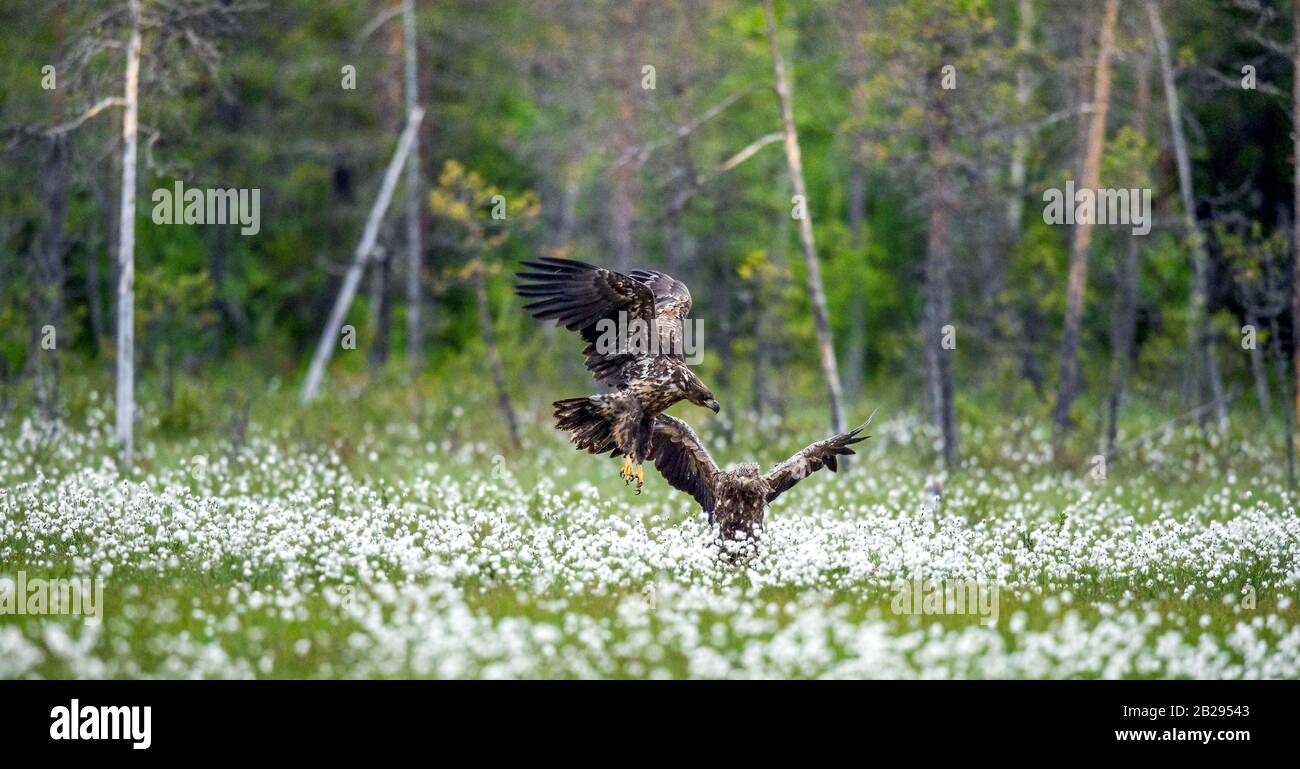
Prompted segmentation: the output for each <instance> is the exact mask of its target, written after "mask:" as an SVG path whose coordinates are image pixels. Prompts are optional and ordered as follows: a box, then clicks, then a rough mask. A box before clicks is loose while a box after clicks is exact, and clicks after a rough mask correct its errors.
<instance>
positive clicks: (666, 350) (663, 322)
mask: <svg viewBox="0 0 1300 769" xmlns="http://www.w3.org/2000/svg"><path fill="white" fill-rule="evenodd" d="M523 266H524V267H525V268H527V270H526V271H525V272H520V273H518V276H519V278H521V279H522V282H521V283H520V284H519V285H518V286H516V287H515V292H516V293H517V294H519V295H520V296H522V297H525V298H529V299H534V300H535V301H533V302H531V303H529V304H526V305H524V309H525V310H527V311H528V312H529V313H530V314H532V316H533V317H535V318H537V319H539V320H552V319H554V320H555V322H556V323H558V324H559V325H561V326H564V327H565V328H567V329H569V330H570V331H577V332H578V333H579V334H581V335H582V338H583V340H584V341H586V342H587V346H586V348H585V349H584V350H583V351H582V354H583V356H584V357H585V358H586V359H587V369H588V370H589V371H591V373H592V376H594V377H595V378H596V379H597V381H599V382H601V383H603V384H606V385H609V386H611V387H618V386H622V385H625V384H627V382H628V378H629V371H628V368H629V364H631V363H633V362H635V361H637V360H639V359H641V358H644V357H645V356H646V355H647V354H648V351H647V350H646V348H642V349H641V350H635V349H632V350H629V349H628V347H627V344H629V342H628V340H615V341H616V344H615V345H614V346H613V347H612V348H607V347H606V345H604V344H600V345H598V344H597V339H598V338H599V337H600V335H601V333H602V332H603V331H604V330H605V329H606V328H610V326H609V325H608V324H604V325H602V324H601V321H605V320H608V321H611V322H612V323H613V324H614V325H613V326H612V328H622V329H626V330H627V333H628V334H629V336H630V335H631V334H632V333H633V332H634V329H631V328H630V326H631V324H632V322H633V321H634V320H639V321H641V322H642V324H644V325H643V326H642V328H643V329H644V330H645V331H646V332H649V331H650V330H651V329H652V328H657V329H660V332H659V333H660V334H661V335H663V334H668V335H669V336H666V337H661V340H660V345H659V348H658V349H659V352H660V353H662V354H676V355H678V357H680V351H681V350H682V347H681V345H680V344H677V345H669V344H666V343H667V342H671V341H672V336H671V335H673V334H680V333H681V331H680V329H681V320H682V319H684V318H685V317H686V314H687V313H689V312H690V309H691V292H690V291H689V290H688V289H687V288H686V286H685V284H683V283H682V282H681V281H679V280H676V279H674V278H672V277H671V276H669V275H665V274H664V273H662V272H653V271H649V270H635V271H634V272H633V273H632V274H631V275H624V274H623V273H621V272H615V271H613V270H608V269H605V268H604V267H597V266H595V265H592V264H587V263H586V262H579V261H576V260H574V259H558V258H554V257H539V258H537V259H534V260H532V261H526V262H523ZM620 313H622V314H624V315H625V320H624V324H623V325H622V326H621V327H620V324H619V320H620V318H619V315H620ZM677 341H679V342H680V337H678V338H677ZM647 347H648V346H647Z"/></svg>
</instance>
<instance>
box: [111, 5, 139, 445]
mask: <svg viewBox="0 0 1300 769" xmlns="http://www.w3.org/2000/svg"><path fill="white" fill-rule="evenodd" d="M129 8H130V12H131V38H130V40H129V42H128V43H127V47H126V87H125V89H124V92H123V97H124V99H125V101H126V105H125V108H124V109H123V110H122V208H121V212H120V216H121V220H120V222H119V235H118V277H117V440H118V442H119V443H120V444H121V448H122V462H123V464H127V465H129V464H131V460H132V456H133V454H134V451H135V440H134V439H135V171H136V168H135V164H136V152H137V148H138V133H137V122H138V114H139V113H138V110H139V99H138V97H139V90H140V47H141V43H140V0H130V2H129Z"/></svg>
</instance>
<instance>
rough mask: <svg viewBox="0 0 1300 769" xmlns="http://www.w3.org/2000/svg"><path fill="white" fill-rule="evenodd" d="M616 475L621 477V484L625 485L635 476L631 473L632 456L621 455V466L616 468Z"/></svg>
mask: <svg viewBox="0 0 1300 769" xmlns="http://www.w3.org/2000/svg"><path fill="white" fill-rule="evenodd" d="M618 477H620V478H622V479H623V485H624V486H626V485H628V484H629V483H631V482H632V480H633V479H634V478H635V477H636V476H635V475H633V473H632V457H629V456H624V457H623V466H622V467H620V468H619V470H618Z"/></svg>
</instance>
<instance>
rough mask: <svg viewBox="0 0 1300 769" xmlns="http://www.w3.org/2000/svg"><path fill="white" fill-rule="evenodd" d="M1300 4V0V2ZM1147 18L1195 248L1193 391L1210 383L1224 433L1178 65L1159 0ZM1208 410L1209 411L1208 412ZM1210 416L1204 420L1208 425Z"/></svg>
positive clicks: (1224, 409) (1190, 327)
mask: <svg viewBox="0 0 1300 769" xmlns="http://www.w3.org/2000/svg"><path fill="white" fill-rule="evenodd" d="M1297 1H1298V2H1300V0H1297ZM1146 9H1147V17H1148V18H1149V19H1150V21H1151V34H1152V36H1153V38H1154V39H1155V44H1156V53H1157V54H1158V55H1159V58H1160V78H1161V81H1162V82H1163V84H1164V89H1165V104H1166V105H1167V106H1168V108H1169V130H1170V133H1171V134H1172V135H1173V141H1174V159H1175V161H1176V165H1177V166H1178V190H1179V193H1180V194H1181V196H1182V203H1183V227H1184V228H1185V229H1186V230H1187V237H1188V239H1189V240H1190V241H1191V246H1192V274H1193V283H1192V295H1191V297H1190V302H1189V303H1190V307H1191V312H1190V313H1188V320H1187V341H1188V355H1189V357H1190V358H1191V359H1192V360H1196V361H1198V362H1199V363H1200V365H1199V366H1195V367H1194V370H1196V369H1199V372H1200V374H1201V375H1200V376H1194V377H1191V380H1192V382H1191V383H1192V388H1193V391H1194V392H1196V393H1197V396H1198V398H1197V403H1196V405H1197V406H1198V407H1199V406H1200V405H1201V404H1200V399H1199V396H1200V394H1201V390H1202V384H1203V383H1205V382H1208V384H1209V387H1210V397H1211V398H1212V399H1213V402H1214V415H1215V418H1216V420H1217V421H1218V426H1219V429H1220V430H1226V429H1227V427H1228V405H1227V402H1226V399H1225V398H1224V397H1223V380H1222V379H1221V378H1220V377H1219V364H1218V360H1217V357H1216V355H1215V352H1214V343H1213V342H1214V340H1213V338H1212V337H1211V328H1210V316H1209V302H1210V277H1209V264H1208V262H1209V260H1208V258H1207V256H1206V253H1205V240H1204V238H1202V236H1201V231H1200V227H1199V226H1198V225H1197V223H1196V198H1195V196H1194V195H1193V193H1192V165H1191V160H1190V159H1189V158H1188V154H1187V140H1186V138H1185V137H1184V135H1183V118H1182V108H1181V107H1180V106H1179V100H1178V88H1177V86H1176V84H1175V83H1174V66H1173V61H1172V58H1171V56H1170V52H1169V38H1168V37H1166V35H1165V28H1164V24H1163V23H1161V21H1160V10H1159V8H1157V7H1156V2H1155V0H1146ZM1207 411H1208V410H1207ZM1207 416H1208V414H1207V415H1206V416H1202V417H1201V421H1202V423H1204V421H1205V419H1206V418H1207Z"/></svg>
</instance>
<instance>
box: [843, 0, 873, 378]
mask: <svg viewBox="0 0 1300 769" xmlns="http://www.w3.org/2000/svg"><path fill="white" fill-rule="evenodd" d="M847 10H848V13H849V17H848V21H847V27H848V30H849V35H850V38H849V42H848V49H849V54H848V56H849V64H850V67H851V72H852V79H853V82H852V88H853V94H852V97H851V101H852V114H853V119H854V122H855V123H856V124H858V125H864V124H865V123H866V121H867V93H866V85H867V79H868V78H869V77H870V75H871V72H870V70H869V67H868V62H867V55H866V49H865V46H864V45H863V43H862V38H863V36H864V35H866V34H867V31H868V21H867V6H866V4H865V3H851V4H850V6H849V8H848V9H847ZM852 141H853V147H852V149H851V150H850V153H849V156H850V158H851V159H850V161H849V179H848V190H847V197H848V201H847V204H848V212H847V213H848V217H847V218H848V223H849V249H850V251H851V253H852V258H853V260H854V262H855V263H857V264H860V265H861V270H862V273H861V274H863V275H864V276H865V274H866V271H867V237H866V236H867V232H866V229H867V228H866V216H867V158H866V151H865V149H864V147H863V144H864V142H865V141H866V136H865V134H863V133H856V134H853V136H852ZM866 355H867V300H866V294H865V292H863V293H861V294H860V295H859V296H857V297H855V299H854V301H853V303H852V304H851V305H850V306H849V338H848V341H847V344H846V345H845V351H844V392H845V394H846V396H847V397H848V399H849V401H850V402H853V401H854V400H855V399H856V398H857V397H858V396H860V395H861V394H862V383H863V379H864V378H865V376H866Z"/></svg>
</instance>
